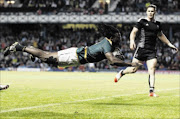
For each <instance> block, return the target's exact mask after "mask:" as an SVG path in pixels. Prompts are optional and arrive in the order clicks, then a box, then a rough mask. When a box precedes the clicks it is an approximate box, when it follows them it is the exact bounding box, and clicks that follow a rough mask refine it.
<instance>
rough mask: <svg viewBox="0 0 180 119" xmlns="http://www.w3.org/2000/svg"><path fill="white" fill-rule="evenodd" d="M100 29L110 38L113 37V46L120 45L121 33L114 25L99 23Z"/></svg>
mask: <svg viewBox="0 0 180 119" xmlns="http://www.w3.org/2000/svg"><path fill="white" fill-rule="evenodd" d="M97 27H98V31H99V32H100V33H101V34H102V35H103V36H104V37H107V38H108V39H112V42H113V46H115V47H120V41H121V33H120V31H119V30H118V29H117V28H115V27H114V26H112V25H107V24H104V23H101V24H99V25H98V26H97Z"/></svg>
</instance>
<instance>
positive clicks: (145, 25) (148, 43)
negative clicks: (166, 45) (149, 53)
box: [135, 19, 161, 50]
mask: <svg viewBox="0 0 180 119" xmlns="http://www.w3.org/2000/svg"><path fill="white" fill-rule="evenodd" d="M135 27H136V28H138V30H139V32H140V36H139V43H138V47H140V48H144V49H151V50H155V49H156V48H155V47H156V39H157V34H158V33H159V32H161V23H160V22H159V21H148V20H147V19H140V20H139V21H138V22H137V23H136V25H135Z"/></svg>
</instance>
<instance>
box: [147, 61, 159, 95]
mask: <svg viewBox="0 0 180 119" xmlns="http://www.w3.org/2000/svg"><path fill="white" fill-rule="evenodd" d="M146 64H147V67H148V73H149V88H150V89H149V92H150V94H149V96H152V97H156V96H158V95H156V94H155V93H154V86H155V71H156V64H157V59H156V58H153V59H150V60H147V61H146Z"/></svg>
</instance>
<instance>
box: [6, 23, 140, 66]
mask: <svg viewBox="0 0 180 119" xmlns="http://www.w3.org/2000/svg"><path fill="white" fill-rule="evenodd" d="M98 30H99V32H100V33H102V34H103V36H104V39H103V40H101V41H100V42H99V43H96V44H94V45H92V46H89V47H88V46H86V47H79V48H77V47H71V48H68V49H65V50H60V51H58V52H48V51H43V50H41V49H38V48H35V47H33V46H22V45H21V44H20V43H18V42H15V43H14V44H12V45H11V46H9V47H7V48H6V49H5V51H4V56H7V55H9V54H10V53H12V52H16V51H22V52H27V53H29V54H32V55H33V57H38V58H39V59H41V60H42V61H43V62H46V63H48V64H53V65H57V66H62V67H69V66H78V65H81V64H86V63H93V62H99V61H101V60H103V59H107V60H108V61H109V62H110V64H111V65H116V66H134V67H136V66H140V65H142V64H141V63H136V62H133V63H128V62H124V61H123V60H121V59H119V58H117V57H115V56H114V55H113V52H114V50H115V49H116V48H118V47H119V44H120V41H121V34H120V32H119V30H118V29H116V28H115V27H113V26H111V25H106V24H103V25H101V26H99V27H98Z"/></svg>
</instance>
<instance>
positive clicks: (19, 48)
mask: <svg viewBox="0 0 180 119" xmlns="http://www.w3.org/2000/svg"><path fill="white" fill-rule="evenodd" d="M24 49H25V47H24V46H22V45H20V44H19V43H18V42H15V43H14V44H12V45H11V46H9V47H7V48H6V49H5V50H4V56H7V55H9V54H11V53H13V52H16V51H23V50H24Z"/></svg>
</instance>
